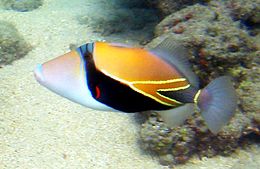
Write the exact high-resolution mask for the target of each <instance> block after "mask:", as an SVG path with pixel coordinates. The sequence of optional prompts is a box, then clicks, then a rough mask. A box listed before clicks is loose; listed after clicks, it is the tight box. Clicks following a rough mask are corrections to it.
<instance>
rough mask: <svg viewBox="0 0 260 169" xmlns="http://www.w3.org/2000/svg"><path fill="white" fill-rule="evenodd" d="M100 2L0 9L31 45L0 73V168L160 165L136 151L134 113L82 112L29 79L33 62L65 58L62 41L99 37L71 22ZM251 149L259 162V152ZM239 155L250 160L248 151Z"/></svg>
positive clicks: (155, 168)
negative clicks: (17, 10) (58, 57)
mask: <svg viewBox="0 0 260 169" xmlns="http://www.w3.org/2000/svg"><path fill="white" fill-rule="evenodd" d="M100 1H101V0H98V1H94V0H89V1H87V0H85V1H84V0H74V1H69V0H46V1H45V4H44V6H42V7H41V8H39V9H37V10H34V11H32V12H26V13H20V12H14V11H11V10H0V20H5V21H9V22H11V23H13V24H14V25H15V26H16V28H17V29H18V31H19V32H20V33H21V34H22V35H23V36H24V38H25V39H26V40H27V41H28V42H29V43H31V44H32V46H33V50H32V51H31V52H30V53H29V54H28V55H26V56H25V57H24V58H22V59H20V60H17V61H15V62H14V63H13V64H12V65H8V66H5V67H3V68H1V69H0V169H2V168H3V169H13V168H22V169H33V168H37V169H45V168H48V169H49V168H58V169H59V168H69V169H74V168H75V169H80V168H84V169H86V168H90V169H92V168H93V169H100V168H102V169H106V168H111V169H116V168H118V169H121V168H122V169H128V168H129V169H162V168H167V167H163V166H161V165H160V164H159V163H158V160H157V159H156V157H154V156H152V155H150V154H149V153H147V152H144V151H142V148H141V147H140V145H139V143H138V142H139V134H138V131H139V129H140V124H139V123H138V122H137V121H136V116H135V115H134V114H123V113H113V112H98V111H94V110H91V109H88V108H85V107H83V106H80V105H77V104H75V103H72V102H70V101H68V100H66V99H64V98H62V97H60V96H57V95H56V94H54V93H52V92H50V91H48V90H47V89H45V88H43V87H42V86H40V85H39V84H38V83H37V82H36V81H35V79H34V77H33V69H34V67H35V65H36V64H37V63H42V62H44V61H47V60H49V59H51V58H54V57H56V56H58V55H61V54H63V53H65V52H66V51H68V50H69V44H71V43H76V44H77V43H79V42H84V41H95V40H103V39H104V37H102V36H101V35H99V34H98V33H93V30H92V28H91V27H88V26H86V25H79V23H78V21H77V19H76V18H77V17H78V16H79V15H81V14H82V13H84V12H86V10H87V9H88V8H92V9H93V8H94V7H98V5H96V3H97V2H100ZM93 2H95V5H94V4H93ZM115 39H116V38H115ZM121 41H122V40H121ZM124 41H131V37H129V39H124ZM255 148H258V149H259V147H255ZM253 152H254V153H255V154H257V155H258V156H254V155H253V157H254V158H258V157H259V151H256V150H255V151H253ZM243 153H244V154H247V153H248V154H249V155H246V157H248V158H249V159H252V158H251V155H252V153H249V152H248V151H242V154H243ZM239 154H241V152H240V153H239ZM243 159H244V158H243ZM255 160H256V161H257V160H258V161H260V159H259V158H258V159H255ZM238 161H241V159H240V155H237V154H234V155H232V157H229V158H224V157H216V158H212V159H206V158H204V159H203V160H199V159H198V158H196V157H195V158H194V159H192V160H191V161H190V162H189V163H188V164H186V165H183V166H178V167H176V168H180V169H188V168H197V169H203V168H212V169H213V168H214V169H215V168H219V169H220V168H221V169H223V168H230V169H231V168H232V167H234V166H235V165H237V163H238ZM252 164H253V163H252Z"/></svg>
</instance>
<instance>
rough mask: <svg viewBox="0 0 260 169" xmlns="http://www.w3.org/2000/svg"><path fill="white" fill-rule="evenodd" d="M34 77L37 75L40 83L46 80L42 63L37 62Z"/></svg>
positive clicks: (36, 77)
mask: <svg viewBox="0 0 260 169" xmlns="http://www.w3.org/2000/svg"><path fill="white" fill-rule="evenodd" d="M34 77H35V79H36V80H37V81H38V82H39V83H42V82H44V77H43V74H42V65H41V64H37V66H36V68H35V69H34Z"/></svg>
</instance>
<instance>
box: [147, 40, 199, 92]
mask: <svg viewBox="0 0 260 169" xmlns="http://www.w3.org/2000/svg"><path fill="white" fill-rule="evenodd" d="M151 52H152V53H154V54H155V55H157V56H159V57H161V58H162V59H164V60H165V61H167V62H169V63H170V64H172V65H173V66H174V67H175V68H177V69H178V71H179V72H181V73H182V75H183V76H184V77H186V78H187V79H188V81H189V82H190V84H191V85H192V86H194V87H196V88H198V87H199V80H198V77H197V76H196V75H195V73H194V72H193V71H192V70H191V66H190V63H189V60H188V52H187V49H186V48H185V47H184V46H182V45H180V44H179V43H178V42H175V41H174V40H173V38H172V37H171V36H170V37H167V38H166V39H164V40H163V41H162V42H161V43H160V44H159V45H158V46H156V47H155V48H153V49H152V50H151Z"/></svg>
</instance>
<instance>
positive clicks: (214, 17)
mask: <svg viewBox="0 0 260 169" xmlns="http://www.w3.org/2000/svg"><path fill="white" fill-rule="evenodd" d="M233 14H234V13H233V11H232V10H231V9H230V7H229V6H228V5H227V2H223V1H211V2H209V3H208V5H207V6H204V5H199V4H196V5H193V6H188V7H186V8H184V9H181V10H180V11H178V12H175V13H173V14H171V15H169V16H167V17H166V18H165V19H163V20H162V21H161V22H160V23H159V24H158V25H157V27H156V29H155V35H156V36H157V38H155V39H154V40H153V41H152V42H151V43H150V44H148V45H147V48H152V47H155V46H156V45H157V44H159V43H160V42H161V41H162V40H163V39H164V38H165V37H168V36H171V37H172V38H173V39H175V40H176V41H178V42H179V43H181V44H183V45H184V46H185V47H187V49H189V53H190V58H189V59H190V61H191V62H192V63H193V64H192V66H193V70H194V71H195V72H196V74H197V75H198V76H199V77H200V79H201V87H203V86H205V85H206V84H208V83H209V82H210V81H211V80H212V79H213V78H216V77H218V76H220V75H224V74H229V75H230V76H233V77H234V82H235V87H236V90H237V94H238V97H239V103H238V109H237V110H236V114H235V116H234V117H233V118H232V120H231V121H230V123H229V124H228V125H226V126H225V127H224V128H223V129H222V130H221V131H220V132H219V133H218V134H217V135H213V134H212V133H211V132H210V131H209V130H208V129H207V127H206V125H205V124H204V121H203V119H202V117H201V116H200V114H199V113H196V114H195V115H193V116H192V117H190V118H189V119H187V120H186V122H185V123H184V124H183V125H182V126H179V127H176V128H167V127H166V126H165V124H164V123H163V121H162V120H161V119H160V117H159V115H157V114H156V113H152V114H151V115H150V116H148V118H147V121H146V122H145V123H144V124H143V125H142V128H141V140H142V143H143V144H144V147H145V148H147V149H149V150H152V151H154V152H156V154H158V155H159V159H160V162H161V164H163V165H173V164H178V163H184V162H186V161H187V160H188V159H189V158H190V157H191V156H192V155H193V154H198V155H199V156H207V157H213V156H215V155H229V154H230V153H231V152H233V151H234V150H236V148H237V147H238V146H240V144H241V142H240V141H241V138H244V137H246V136H247V135H249V134H250V133H254V134H255V135H256V137H260V132H259V131H260V130H259V129H260V123H259V122H260V112H259V110H260V107H259V104H258V103H259V101H260V97H259V96H260V93H259V92H260V88H259V86H260V79H259V74H260V68H259V67H260V66H259V64H260V61H259V57H257V56H259V54H260V53H259V44H258V45H257V41H258V40H257V38H255V37H253V36H251V35H250V33H249V31H248V30H247V29H246V27H244V26H241V22H240V20H237V21H234V18H233V17H234V15H233ZM169 140H170V141H169Z"/></svg>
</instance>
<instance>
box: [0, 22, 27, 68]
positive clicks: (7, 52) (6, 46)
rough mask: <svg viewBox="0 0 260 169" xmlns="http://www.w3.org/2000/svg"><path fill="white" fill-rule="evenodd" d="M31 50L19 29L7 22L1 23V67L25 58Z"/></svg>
mask: <svg viewBox="0 0 260 169" xmlns="http://www.w3.org/2000/svg"><path fill="white" fill-rule="evenodd" d="M30 50H31V46H30V45H29V44H28V43H26V41H25V40H24V39H23V38H22V36H21V35H20V34H19V33H18V31H17V29H16V28H15V27H14V26H13V25H12V24H10V23H8V22H6V21H0V67H1V66H3V65H6V64H10V63H12V62H13V61H14V60H16V59H19V58H21V57H23V56H25V55H26V54H27V53H28V52H29V51H30Z"/></svg>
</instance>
